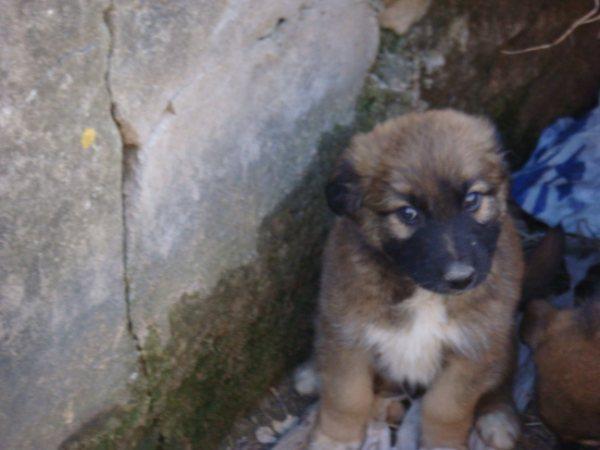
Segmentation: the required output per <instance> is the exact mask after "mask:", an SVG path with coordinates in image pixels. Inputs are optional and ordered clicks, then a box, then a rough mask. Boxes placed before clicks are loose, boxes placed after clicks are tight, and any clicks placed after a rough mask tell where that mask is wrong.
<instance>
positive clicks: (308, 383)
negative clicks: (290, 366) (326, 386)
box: [294, 360, 320, 396]
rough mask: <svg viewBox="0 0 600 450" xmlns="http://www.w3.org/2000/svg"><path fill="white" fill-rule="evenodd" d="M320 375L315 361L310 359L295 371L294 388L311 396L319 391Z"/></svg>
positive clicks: (299, 392)
mask: <svg viewBox="0 0 600 450" xmlns="http://www.w3.org/2000/svg"><path fill="white" fill-rule="evenodd" d="M319 386H320V382H319V375H318V374H317V368H316V367H315V364H314V361H312V360H309V361H307V362H305V363H304V364H302V365H301V366H300V367H298V368H297V369H296V370H295V371H294V388H295V389H296V392H298V394H300V395H304V396H310V395H317V394H318V393H319Z"/></svg>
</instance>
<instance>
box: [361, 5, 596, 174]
mask: <svg viewBox="0 0 600 450" xmlns="http://www.w3.org/2000/svg"><path fill="white" fill-rule="evenodd" d="M592 6H593V4H592V2H589V4H588V3H587V2H578V1H575V0H571V1H564V2H552V1H544V2H540V1H535V0H528V1H516V0H515V1H504V2H487V3H476V2H463V1H457V0H443V1H436V2H434V3H432V5H431V7H430V9H429V10H428V13H427V15H426V16H425V17H424V18H423V19H422V20H421V21H420V22H419V23H417V24H416V25H414V26H413V27H412V28H411V30H410V32H409V33H408V34H406V35H405V36H402V37H398V36H396V35H395V34H394V33H392V32H386V33H384V34H383V35H382V44H381V48H380V52H379V55H378V58H377V62H376V64H375V66H374V69H373V71H372V73H371V75H370V77H369V80H368V85H367V88H366V91H365V95H364V96H363V100H362V114H363V116H367V117H369V118H370V120H369V122H370V123H373V122H375V121H377V120H381V119H382V118H385V117H388V116H390V115H394V114H398V113H400V112H404V111H406V110H407V109H412V108H417V109H423V108H427V107H447V106H451V107H455V108H459V109H463V110H466V111H469V112H473V113H478V114H485V115H487V116H489V117H491V118H492V119H493V120H495V121H496V123H498V125H499V129H500V131H501V133H502V135H503V137H504V141H505V143H506V147H507V149H508V150H509V159H510V162H511V163H512V164H513V165H514V166H518V165H520V164H522V163H523V162H524V160H525V159H526V158H527V156H528V155H529V153H530V152H531V150H532V149H533V145H534V144H535V141H536V139H537V136H538V135H539V132H540V131H541V130H542V129H543V128H544V127H546V126H547V125H549V124H550V123H551V122H552V121H553V120H554V119H555V118H556V117H558V116H563V115H577V114H580V113H582V112H584V111H586V110H587V109H589V108H590V107H591V106H593V105H594V104H595V102H596V100H597V93H598V89H599V88H600V78H599V77H598V73H600V58H597V57H596V55H597V53H598V39H597V35H598V23H595V24H589V25H586V26H583V27H581V28H578V29H577V30H576V31H575V32H574V33H572V34H571V35H570V37H569V38H568V39H566V40H565V41H564V42H563V43H561V44H560V45H557V46H555V47H553V48H551V49H548V50H543V51H538V52H533V53H525V54H521V55H506V54H504V53H502V51H503V50H515V49H522V48H526V47H530V46H532V45H538V44H544V43H548V42H552V41H553V40H554V39H555V38H556V37H558V36H560V35H561V34H562V33H563V31H565V30H566V29H567V28H568V27H569V26H570V25H571V23H572V22H574V21H575V19H577V18H579V17H581V16H582V15H584V14H585V13H586V12H588V11H589V10H590V9H591V7H592Z"/></svg>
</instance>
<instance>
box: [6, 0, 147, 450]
mask: <svg viewBox="0 0 600 450" xmlns="http://www.w3.org/2000/svg"><path fill="white" fill-rule="evenodd" d="M103 6H106V5H102V2H94V3H93V4H90V5H85V6H84V5H83V3H77V2H62V1H49V2H44V4H43V5H42V4H41V3H38V2H19V1H1V2H0V9H1V10H2V14H0V42H1V45H0V129H1V130H2V132H1V136H2V137H1V139H0V199H1V201H0V436H1V439H0V448H2V449H7V450H9V449H11V450H14V449H53V448H57V447H58V445H59V444H60V443H61V441H62V440H63V439H65V438H66V437H67V436H68V435H69V434H70V433H72V432H73V431H75V430H77V429H78V428H79V427H81V425H82V424H83V423H85V422H87V421H88V420H90V419H92V418H93V417H95V416H97V415H98V414H100V413H102V412H104V411H106V410H107V409H110V408H113V407H115V406H117V405H123V404H124V403H127V401H128V400H129V399H131V395H130V393H129V391H128V389H127V382H128V380H129V378H130V376H135V374H136V370H137V355H136V352H135V349H134V347H133V344H132V341H131V340H130V338H129V336H128V333H127V327H126V326H127V315H126V304H125V298H124V285H123V254H122V241H123V227H122V223H121V216H122V211H121V152H120V142H119V136H118V132H117V129H116V127H115V125H114V122H113V120H112V118H111V116H110V102H109V95H108V92H107V88H106V82H105V79H104V77H105V73H106V60H107V58H106V55H107V51H108V46H109V36H108V33H107V30H106V29H105V27H104V25H103V19H102V9H103ZM88 128H89V130H88V131H85V130H86V129H88ZM82 138H83V139H82ZM84 147H85V148H84ZM125 406H127V405H125Z"/></svg>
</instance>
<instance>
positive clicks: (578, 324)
mask: <svg viewBox="0 0 600 450" xmlns="http://www.w3.org/2000/svg"><path fill="white" fill-rule="evenodd" d="M521 334H522V336H523V339H524V340H525V342H526V343H527V344H528V345H529V346H530V347H531V348H532V350H533V352H534V361H535V364H536V368H537V382H536V403H537V407H538V409H539V413H540V416H541V418H542V420H543V421H544V423H546V425H548V427H549V428H550V429H551V430H552V431H554V432H555V433H556V434H558V436H559V437H560V438H561V440H562V441H563V442H564V443H565V444H574V443H579V444H584V445H590V446H599V447H600V297H596V298H595V299H594V300H591V301H588V302H587V303H584V304H583V305H582V306H580V307H579V308H575V309H565V310H558V309H556V308H554V307H553V306H552V305H551V304H550V303H548V302H545V301H542V300H536V301H533V302H531V303H530V304H529V305H528V307H527V312H526V314H525V317H524V320H523V328H522V329H521Z"/></svg>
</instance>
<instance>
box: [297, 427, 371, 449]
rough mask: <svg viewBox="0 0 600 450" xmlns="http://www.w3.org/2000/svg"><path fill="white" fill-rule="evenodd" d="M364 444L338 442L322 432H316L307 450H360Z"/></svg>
mask: <svg viewBox="0 0 600 450" xmlns="http://www.w3.org/2000/svg"><path fill="white" fill-rule="evenodd" d="M361 446H362V442H338V441H334V440H333V439H331V438H330V437H329V436H327V435H326V434H324V433H323V432H321V431H320V430H318V429H317V430H314V431H313V433H312V437H311V439H310V444H309V445H308V447H307V450H360V449H361Z"/></svg>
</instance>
